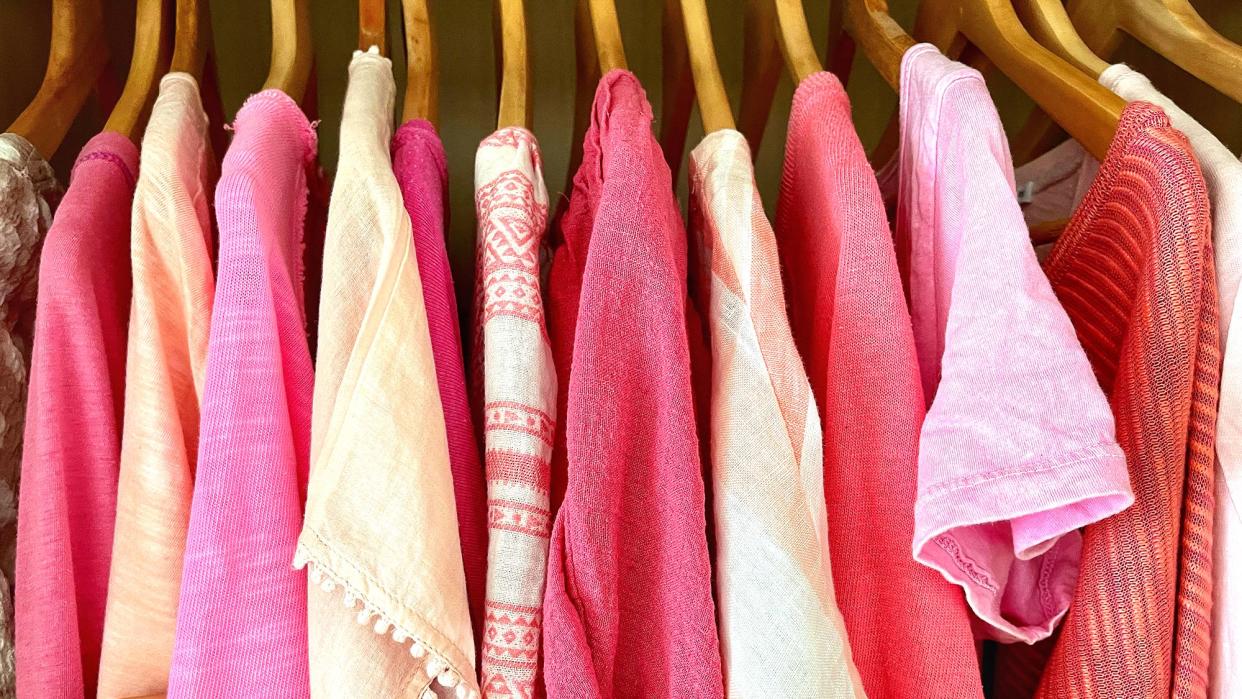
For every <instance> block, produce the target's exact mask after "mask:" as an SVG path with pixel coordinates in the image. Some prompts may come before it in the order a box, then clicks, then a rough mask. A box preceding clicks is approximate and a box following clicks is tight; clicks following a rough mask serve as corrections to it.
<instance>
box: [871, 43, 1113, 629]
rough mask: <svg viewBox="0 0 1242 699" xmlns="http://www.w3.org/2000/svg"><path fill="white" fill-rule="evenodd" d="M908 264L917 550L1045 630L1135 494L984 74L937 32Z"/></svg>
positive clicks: (910, 122) (909, 170) (906, 230)
mask: <svg viewBox="0 0 1242 699" xmlns="http://www.w3.org/2000/svg"><path fill="white" fill-rule="evenodd" d="M899 158H900V165H899V168H900V170H899V173H900V174H899V195H898V198H897V219H896V236H895V239H896V245H897V250H898V264H899V265H902V266H903V270H904V271H905V273H906V280H907V285H906V287H907V293H908V295H909V300H910V309H911V310H910V314H911V321H912V323H913V327H914V342H915V347H916V348H917V350H918V354H919V367H920V370H921V373H922V379H923V392H924V396H925V397H926V399H927V401H928V404H929V407H928V411H927V417H926V419H925V420H924V422H923V428H922V432H921V436H920V440H919V495H918V500H917V501H916V504H915V509H914V521H915V527H914V553H915V558H916V559H917V560H919V561H920V562H922V563H924V564H926V565H928V566H931V567H932V568H934V569H935V570H937V571H939V572H940V573H941V574H942V575H944V576H945V578H946V579H948V580H950V581H952V582H953V583H955V584H957V585H960V586H961V587H962V589H963V590H965V592H966V600H967V601H968V602H969V603H970V606H971V609H972V610H973V611H974V613H975V615H976V621H977V623H976V625H975V627H976V635H978V636H981V637H984V638H993V639H996V640H1000V641H1004V642H1014V641H1023V642H1026V643H1033V642H1035V641H1038V640H1040V639H1042V638H1046V637H1047V636H1048V635H1049V634H1051V633H1052V630H1053V629H1054V628H1055V627H1056V625H1057V624H1058V623H1059V622H1060V620H1061V618H1062V617H1063V616H1064V614H1065V612H1066V610H1067V609H1068V608H1069V604H1070V599H1071V597H1072V595H1073V591H1074V583H1075V581H1076V580H1077V578H1078V565H1079V563H1078V561H1079V556H1080V554H1081V550H1082V537H1081V535H1080V534H1079V531H1078V530H1079V528H1080V527H1082V526H1084V525H1087V524H1090V523H1092V522H1096V521H1099V520H1101V519H1104V518H1106V517H1109V516H1110V515H1113V514H1115V513H1116V512H1119V511H1121V510H1123V509H1125V508H1126V507H1128V506H1130V504H1131V503H1133V501H1134V495H1133V493H1132V491H1131V489H1130V483H1129V477H1128V475H1127V471H1126V462H1125V455H1124V454H1123V453H1122V451H1121V448H1120V447H1119V446H1118V445H1117V440H1116V431H1115V429H1114V426H1113V419H1112V414H1111V413H1110V412H1109V407H1108V402H1107V400H1106V399H1105V397H1104V394H1103V392H1102V391H1101V390H1100V387H1099V384H1098V383H1097V382H1096V379H1095V376H1093V375H1092V372H1091V365H1090V363H1089V362H1088V361H1087V357H1086V356H1085V355H1084V353H1083V350H1082V347H1081V345H1080V344H1079V342H1078V340H1077V338H1075V336H1074V328H1073V326H1071V324H1070V321H1069V318H1068V317H1067V316H1066V314H1065V311H1064V310H1063V309H1062V308H1061V305H1060V303H1059V302H1058V301H1057V298H1056V297H1055V296H1054V295H1053V293H1052V289H1051V288H1050V287H1049V285H1048V280H1047V278H1046V277H1045V276H1044V272H1043V270H1041V269H1040V268H1039V263H1038V261H1037V260H1036V259H1035V253H1034V251H1033V250H1032V249H1031V244H1030V239H1029V234H1028V232H1027V229H1026V226H1025V225H1024V223H1023V219H1022V212H1021V209H1020V208H1019V207H1018V203H1017V199H1016V197H1015V194H1014V192H1015V187H1014V179H1013V164H1012V160H1011V159H1010V157H1009V146H1008V143H1007V141H1006V140H1005V133H1004V131H1003V129H1002V128H1001V123H1000V118H999V117H998V116H997V114H996V109H995V108H994V107H993V106H992V100H991V97H990V96H989V95H988V92H987V86H986V85H985V84H984V82H983V76H981V75H980V74H979V72H978V71H976V70H973V69H971V68H968V67H966V66H964V65H962V64H960V63H957V62H955V61H951V60H949V59H948V58H945V57H944V56H943V55H941V54H940V52H939V50H938V49H936V48H935V47H934V46H932V45H931V44H920V45H918V46H915V47H913V48H911V49H910V50H909V51H907V52H906V54H905V56H904V57H903V59H902V73H901V147H900V155H899Z"/></svg>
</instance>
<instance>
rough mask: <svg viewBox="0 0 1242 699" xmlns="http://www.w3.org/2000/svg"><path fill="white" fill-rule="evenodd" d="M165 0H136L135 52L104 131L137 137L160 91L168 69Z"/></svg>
mask: <svg viewBox="0 0 1242 699" xmlns="http://www.w3.org/2000/svg"><path fill="white" fill-rule="evenodd" d="M165 20H166V16H165V14H164V0H138V8H137V13H136V16H135V22H134V25H135V28H134V56H133V58H132V59H130V63H129V75H128V77H126V79H125V89H124V90H123V91H122V92H121V98H120V99H119V100H117V103H116V106H115V107H114V108H113V109H112V113H111V114H110V115H108V121H107V123H106V124H104V131H113V132H115V133H119V134H121V135H122V136H125V137H127V138H129V139H130V140H131V141H137V140H138V137H139V134H140V127H141V124H142V122H143V121H144V120H145V119H146V116H147V115H148V114H149V113H150V111H151V105H152V104H153V103H154V102H155V95H156V94H157V93H158V92H159V87H160V78H162V77H164V73H165V72H166V71H167V69H168V41H167V39H168V37H167V36H166V33H165V31H164V27H165V24H166V22H165Z"/></svg>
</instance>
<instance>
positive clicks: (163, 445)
mask: <svg viewBox="0 0 1242 699" xmlns="http://www.w3.org/2000/svg"><path fill="white" fill-rule="evenodd" d="M215 170H216V167H215V160H214V158H213V156H212V152H211V146H210V145H209V144H208V141H207V115H206V114H205V113H204V112H203V106H202V102H201V100H200V99H199V91H198V84H197V83H196V82H195V80H194V78H193V77H192V76H190V75H188V74H186V73H169V74H168V75H166V76H165V77H164V79H163V80H162V81H160V94H159V97H158V98H157V99H156V101H155V106H154V107H152V110H151V119H150V121H149V123H148V124H147V129H146V132H145V135H144V137H143V141H142V167H141V169H140V171H139V173H138V181H137V184H136V186H135V189H134V208H133V218H132V230H133V236H132V239H131V244H130V247H131V256H132V260H133V274H134V287H133V301H132V303H131V306H130V322H129V348H128V354H127V358H126V365H125V372H126V375H125V421H124V426H123V428H122V432H121V466H120V478H119V483H118V486H117V515H116V532H115V535H114V540H113V545H112V567H111V572H110V574H109V581H108V606H107V613H106V615H105V617H104V639H103V649H102V654H101V656H100V666H99V696H100V697H134V696H143V695H147V694H155V693H162V692H164V691H166V690H167V688H168V671H169V668H170V667H171V665H172V651H173V634H174V631H175V630H176V624H177V600H178V597H179V595H180V591H181V557H182V554H183V553H184V552H185V535H186V527H187V526H188V524H189V520H190V499H191V497H192V495H193V492H194V467H195V463H196V461H197V457H198V420H199V408H200V405H201V402H202V397H203V377H204V371H205V369H206V362H207V335H208V331H209V329H210V325H211V302H212V298H213V297H214V295H215V277H214V274H213V272H212V265H211V260H212V254H211V248H212V244H213V239H212V238H213V236H212V232H211V209H210V206H211V198H212V192H211V186H212V183H213V182H214V181H215V176H216V172H215Z"/></svg>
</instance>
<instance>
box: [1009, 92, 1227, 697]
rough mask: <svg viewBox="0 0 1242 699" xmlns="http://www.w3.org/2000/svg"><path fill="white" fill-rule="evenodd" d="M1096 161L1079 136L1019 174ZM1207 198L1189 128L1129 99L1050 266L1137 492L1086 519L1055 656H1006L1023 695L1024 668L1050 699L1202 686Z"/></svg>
mask: <svg viewBox="0 0 1242 699" xmlns="http://www.w3.org/2000/svg"><path fill="white" fill-rule="evenodd" d="M1088 160H1089V158H1088V157H1087V156H1086V154H1085V152H1083V150H1082V147H1081V146H1079V145H1078V144H1077V143H1074V142H1070V143H1066V144H1064V145H1063V146H1062V147H1060V148H1058V149H1056V150H1054V151H1052V152H1050V153H1048V154H1046V155H1045V156H1043V157H1041V158H1039V159H1037V160H1036V161H1034V162H1032V163H1030V164H1028V165H1026V166H1024V167H1023V168H1020V169H1019V171H1018V172H1017V177H1018V180H1019V181H1024V182H1025V181H1031V182H1034V183H1035V187H1036V190H1035V192H1036V193H1035V197H1036V199H1039V198H1040V197H1041V196H1042V192H1040V191H1039V189H1038V188H1039V187H1040V186H1041V185H1042V184H1044V183H1048V182H1063V181H1067V180H1068V181H1073V180H1076V179H1078V176H1079V170H1080V168H1081V167H1082V166H1083V165H1084V164H1085V163H1087V162H1088ZM1047 191H1049V192H1050V193H1052V194H1055V190H1054V188H1052V187H1049V188H1048V190H1047ZM1207 196H1208V195H1207V186H1206V184H1205V182H1204V180H1203V177H1202V175H1201V173H1200V170H1199V167H1198V164H1197V163H1196V161H1195V158H1194V156H1193V155H1192V153H1191V152H1190V144H1189V143H1188V142H1187V140H1186V138H1185V136H1183V135H1182V134H1181V133H1180V132H1178V131H1177V130H1176V129H1174V128H1173V127H1172V125H1171V124H1170V122H1169V119H1168V117H1167V116H1166V115H1165V114H1164V112H1163V111H1162V110H1161V109H1160V108H1159V107H1157V106H1154V105H1152V104H1148V103H1145V102H1134V103H1131V104H1130V105H1129V106H1127V107H1126V109H1125V111H1124V112H1123V113H1122V117H1121V122H1120V124H1119V126H1118V129H1117V134H1116V135H1115V136H1114V137H1113V142H1112V144H1111V145H1110V146H1109V150H1108V155H1107V157H1106V158H1105V160H1104V162H1103V163H1102V164H1101V165H1100V166H1099V172H1098V174H1097V176H1096V178H1095V181H1094V182H1093V183H1092V185H1091V187H1090V189H1089V190H1088V192H1087V194H1086V198H1085V199H1084V200H1083V202H1082V204H1081V205H1080V206H1079V207H1078V208H1077V210H1075V211H1074V212H1073V217H1072V218H1070V220H1069V224H1068V226H1067V227H1066V228H1065V230H1064V232H1063V233H1062V234H1061V237H1060V239H1059V240H1058V241H1057V243H1056V245H1055V246H1054V247H1053V249H1052V251H1051V254H1050V256H1049V257H1048V259H1047V261H1046V262H1045V265H1044V267H1045V270H1046V271H1047V273H1048V279H1049V281H1050V282H1051V283H1052V287H1053V289H1054V291H1056V293H1057V297H1058V298H1059V299H1060V300H1061V303H1062V304H1063V305H1064V307H1065V310H1066V311H1067V313H1068V314H1069V317H1070V319H1071V321H1073V323H1074V327H1075V330H1076V331H1077V334H1078V337H1079V339H1080V340H1081V341H1082V344H1083V347H1084V348H1085V349H1086V351H1087V356H1088V358H1090V360H1091V363H1092V366H1093V368H1094V370H1095V373H1096V377H1097V378H1098V379H1099V381H1100V385H1101V386H1102V387H1103V388H1104V390H1105V392H1106V393H1108V394H1109V396H1110V402H1111V404H1112V408H1113V413H1114V416H1115V417H1116V421H1117V436H1118V441H1119V442H1120V443H1121V447H1122V449H1124V450H1125V452H1126V457H1127V461H1128V463H1129V469H1130V479H1131V483H1132V484H1133V486H1134V492H1135V504H1134V506H1133V507H1131V508H1129V509H1127V510H1125V511H1123V512H1121V513H1119V514H1117V515H1115V516H1113V517H1110V518H1108V519H1106V520H1103V521H1101V522H1098V523H1096V524H1093V525H1089V526H1088V527H1086V529H1085V531H1084V534H1083V551H1082V573H1081V574H1080V576H1079V579H1078V585H1077V588H1076V590H1075V593H1074V601H1073V603H1072V604H1071V606H1070V611H1069V614H1068V616H1067V617H1066V619H1065V623H1064V624H1063V626H1062V629H1061V632H1060V635H1059V636H1058V637H1057V638H1056V642H1055V645H1053V647H1052V651H1051V658H1050V659H1049V660H1048V662H1047V665H1046V667H1043V668H1042V674H1041V672H1040V668H1039V665H1038V660H1039V656H1040V653H1039V652H1038V650H1039V648H1041V647H1045V646H1046V645H1047V644H1041V646H1037V647H1036V649H1035V651H1036V652H1026V653H1019V654H1016V655H1015V657H1013V658H1005V657H1003V656H1002V662H1001V663H1000V664H999V667H998V671H997V672H998V678H997V679H998V691H1004V692H1006V693H1005V696H1022V695H1029V694H1030V688H1029V686H1023V685H1025V684H1026V683H1027V682H1028V681H1029V680H1030V679H1031V678H1040V680H1039V689H1038V695H1039V696H1041V697H1049V698H1051V697H1088V696H1092V697H1094V696H1125V697H1168V696H1200V697H1201V696H1205V694H1206V691H1207V677H1208V674H1207V673H1208V656H1209V642H1210V632H1211V600H1212V574H1211V560H1212V558H1211V557H1212V522H1213V492H1214V482H1213V481H1214V473H1215V472H1214V467H1213V456H1212V445H1213V442H1214V436H1215V435H1214V432H1215V425H1216V404H1217V398H1218V383H1219V378H1220V376H1219V367H1220V350H1219V341H1218V332H1219V330H1218V321H1217V305H1216V277H1215V275H1214V274H1213V272H1212V270H1213V259H1212V257H1213V256H1212V245H1211V239H1210V233H1211V223H1210V220H1209V216H1210V213H1209V204H1208V198H1207ZM1062 201H1063V202H1064V204H1066V205H1070V204H1072V199H1069V198H1062ZM1043 208H1044V209H1045V210H1046V211H1047V210H1049V207H1048V205H1047V204H1045V205H1044V207H1043ZM1067 213H1069V211H1066V210H1062V211H1061V212H1060V214H1061V215H1062V216H1063V215H1064V214H1067ZM1008 692H1014V693H1013V694H1010V693H1008Z"/></svg>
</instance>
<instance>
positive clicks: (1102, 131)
mask: <svg viewBox="0 0 1242 699" xmlns="http://www.w3.org/2000/svg"><path fill="white" fill-rule="evenodd" d="M915 35H916V36H919V37H920V38H927V39H928V40H930V41H932V42H933V43H935V44H936V45H937V46H939V47H940V49H941V50H942V51H945V52H946V53H947V54H949V55H955V54H956V53H959V52H960V51H961V49H962V48H963V47H964V45H965V44H966V42H967V41H969V43H970V44H972V45H974V46H975V47H976V48H978V49H979V51H980V52H981V53H982V54H983V55H984V56H986V57H987V59H988V60H989V61H991V62H992V63H993V64H994V65H995V66H996V67H997V68H999V69H1000V70H1001V72H1003V73H1005V75H1007V76H1009V79H1010V80H1013V81H1014V83H1015V84H1017V86H1018V87H1019V88H1021V89H1022V91H1023V92H1025V93H1026V94H1027V95H1029V96H1030V97H1031V99H1033V100H1034V101H1035V103H1036V104H1038V105H1039V107H1040V108H1041V109H1043V110H1044V111H1045V112H1047V113H1048V115H1049V116H1050V117H1052V119H1053V120H1054V121H1056V122H1057V123H1058V124H1060V125H1061V127H1062V128H1064V129H1065V130H1066V131H1068V132H1069V134H1070V135H1071V136H1073V137H1074V138H1075V139H1076V140H1077V141H1079V142H1080V143H1082V144H1083V146H1084V147H1085V148H1086V149H1087V150H1088V151H1090V152H1091V154H1092V155H1093V156H1095V157H1096V158H1097V159H1103V158H1104V155H1105V154H1106V153H1107V151H1108V145H1109V143H1110V142H1111V141H1112V138H1113V134H1114V133H1115V132H1116V130H1117V122H1118V120H1119V119H1120V118H1121V111H1122V109H1124V107H1125V102H1124V101H1123V100H1122V99H1121V98H1120V97H1118V96H1117V95H1115V94H1113V93H1112V92H1110V91H1109V90H1108V89H1106V88H1105V87H1104V86H1102V85H1100V84H1099V83H1098V82H1096V81H1095V80H1093V79H1092V78H1091V77H1089V76H1087V75H1086V74H1085V73H1083V72H1081V71H1079V70H1078V69H1077V68H1075V67H1074V66H1072V65H1070V64H1069V63H1066V62H1065V61H1064V60H1062V59H1061V58H1060V57H1058V56H1057V55H1056V54H1054V53H1052V52H1051V51H1049V50H1048V49H1046V48H1044V47H1043V46H1041V45H1040V44H1039V43H1037V42H1036V41H1035V40H1034V39H1032V38H1031V35H1030V34H1028V33H1027V31H1026V29H1025V28H1024V27H1023V26H1022V23H1021V21H1019V20H1018V16H1017V14H1015V13H1014V10H1013V6H1012V5H1011V4H1009V1H1008V0H924V2H923V3H922V4H920V6H919V14H918V20H917V22H916V26H915Z"/></svg>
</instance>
